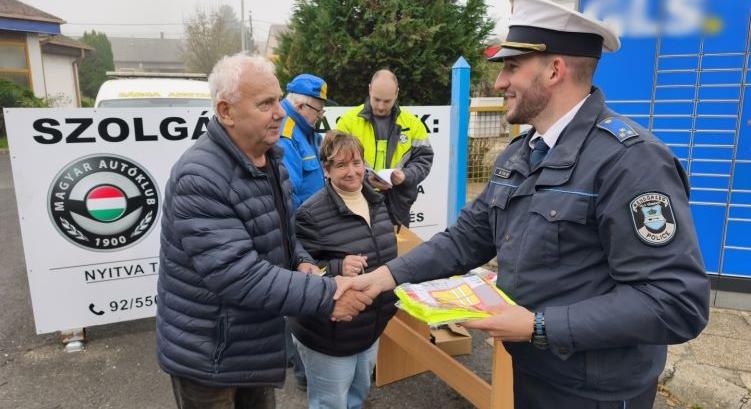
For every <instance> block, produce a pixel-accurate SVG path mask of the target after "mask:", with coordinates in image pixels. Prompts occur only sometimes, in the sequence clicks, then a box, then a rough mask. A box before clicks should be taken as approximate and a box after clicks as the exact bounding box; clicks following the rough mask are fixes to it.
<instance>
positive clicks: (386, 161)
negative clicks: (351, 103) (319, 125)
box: [336, 104, 430, 172]
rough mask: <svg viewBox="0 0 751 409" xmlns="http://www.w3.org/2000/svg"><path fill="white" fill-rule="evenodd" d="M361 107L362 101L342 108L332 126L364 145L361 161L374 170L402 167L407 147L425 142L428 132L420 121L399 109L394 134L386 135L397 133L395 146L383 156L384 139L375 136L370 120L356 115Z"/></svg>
mask: <svg viewBox="0 0 751 409" xmlns="http://www.w3.org/2000/svg"><path fill="white" fill-rule="evenodd" d="M364 108H365V105H364V104H362V105H360V106H357V107H355V108H352V109H350V110H349V111H347V112H345V113H344V115H343V116H342V117H341V118H340V119H339V122H337V124H336V129H338V130H340V131H342V132H346V133H349V134H351V135H354V136H355V137H356V138H357V139H359V140H360V143H362V145H363V147H364V148H365V158H363V159H365V162H366V163H367V165H368V166H370V167H372V168H373V169H374V170H375V171H376V172H377V171H379V170H381V169H390V168H402V167H403V166H404V164H405V162H406V161H407V160H408V159H409V151H410V150H411V149H412V147H413V146H421V145H429V144H430V142H429V140H428V132H427V130H426V129H425V125H423V123H422V121H420V119H419V118H417V117H416V116H415V115H413V114H412V113H410V112H408V111H405V110H404V109H400V112H399V116H397V117H396V124H397V125H398V126H399V128H400V129H401V130H400V134H399V135H398V136H394V135H389V139H391V138H393V137H398V138H399V140H398V141H397V143H396V149H394V152H393V153H392V155H391V157H390V158H387V157H386V156H387V153H388V152H387V150H388V142H389V141H388V140H378V141H377V140H376V135H375V129H374V128H373V123H371V122H370V121H369V120H367V119H365V118H363V117H362V116H360V113H361V112H362V111H363V109H364Z"/></svg>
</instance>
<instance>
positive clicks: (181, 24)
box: [65, 18, 281, 26]
mask: <svg viewBox="0 0 751 409" xmlns="http://www.w3.org/2000/svg"><path fill="white" fill-rule="evenodd" d="M253 22H254V23H259V22H260V23H265V24H269V25H270V24H281V23H274V22H271V21H265V20H258V19H255V18H254V19H253ZM65 24H66V25H71V26H183V25H185V23H69V22H66V23H65Z"/></svg>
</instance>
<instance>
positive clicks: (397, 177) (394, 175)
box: [391, 169, 407, 186]
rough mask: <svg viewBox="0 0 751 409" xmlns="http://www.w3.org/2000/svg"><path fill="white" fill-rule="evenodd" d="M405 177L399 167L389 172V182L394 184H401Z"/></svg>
mask: <svg viewBox="0 0 751 409" xmlns="http://www.w3.org/2000/svg"><path fill="white" fill-rule="evenodd" d="M406 178H407V177H406V176H404V172H402V170H401V169H396V170H395V171H393V172H391V184H393V185H394V186H396V185H401V184H402V183H403V182H404V179H406Z"/></svg>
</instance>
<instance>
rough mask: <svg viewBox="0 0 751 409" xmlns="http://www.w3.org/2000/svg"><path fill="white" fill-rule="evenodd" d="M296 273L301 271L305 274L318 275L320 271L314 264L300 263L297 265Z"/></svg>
mask: <svg viewBox="0 0 751 409" xmlns="http://www.w3.org/2000/svg"><path fill="white" fill-rule="evenodd" d="M297 271H302V272H303V273H307V274H318V273H320V272H321V270H320V269H319V268H318V266H316V265H315V264H310V263H300V264H298V265H297Z"/></svg>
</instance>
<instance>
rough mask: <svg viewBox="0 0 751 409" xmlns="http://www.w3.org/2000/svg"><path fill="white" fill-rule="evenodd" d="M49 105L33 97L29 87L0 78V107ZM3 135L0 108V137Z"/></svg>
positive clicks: (43, 100) (2, 118) (4, 134)
mask: <svg viewBox="0 0 751 409" xmlns="http://www.w3.org/2000/svg"><path fill="white" fill-rule="evenodd" d="M50 105H51V103H50V101H48V100H45V99H42V98H37V97H35V96H34V93H33V92H31V90H30V89H28V88H26V87H22V86H20V85H18V84H16V83H15V82H12V81H8V80H6V79H3V78H0V107H3V108H14V107H23V108H43V107H49V106H50ZM5 136H6V131H5V117H4V114H3V112H2V110H0V138H5Z"/></svg>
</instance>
